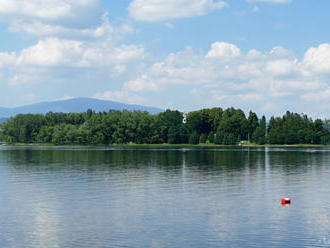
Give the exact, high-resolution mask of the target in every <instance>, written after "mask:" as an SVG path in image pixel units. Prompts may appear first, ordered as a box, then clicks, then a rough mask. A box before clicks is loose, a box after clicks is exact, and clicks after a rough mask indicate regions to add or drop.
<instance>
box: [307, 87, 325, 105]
mask: <svg viewBox="0 0 330 248" xmlns="http://www.w3.org/2000/svg"><path fill="white" fill-rule="evenodd" d="M302 98H303V99H305V100H308V101H313V102H320V101H327V102H329V99H330V87H328V88H327V89H325V90H322V91H317V92H311V93H307V94H304V95H303V96H302Z"/></svg>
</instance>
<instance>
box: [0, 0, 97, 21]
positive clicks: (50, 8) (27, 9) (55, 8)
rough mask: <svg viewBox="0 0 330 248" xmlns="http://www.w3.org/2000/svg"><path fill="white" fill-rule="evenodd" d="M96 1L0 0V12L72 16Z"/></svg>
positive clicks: (56, 16)
mask: <svg viewBox="0 0 330 248" xmlns="http://www.w3.org/2000/svg"><path fill="white" fill-rule="evenodd" d="M98 2H99V0H29V1H25V0H15V1H13V0H1V1H0V14H1V15H5V16H16V17H35V18H40V19H46V20H56V19H60V18H64V17H73V16H74V14H75V12H76V11H78V10H79V9H82V8H85V9H87V8H90V7H91V6H94V5H95V4H97V3H98Z"/></svg>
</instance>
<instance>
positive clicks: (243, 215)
mask: <svg viewBox="0 0 330 248" xmlns="http://www.w3.org/2000/svg"><path fill="white" fill-rule="evenodd" d="M282 197H291V198H292V204H291V205H290V206H282V205H281V198H282ZM329 219H330V148H247V147H222V148H221V147H214V148H197V147H196V148H180V147H178V148H175V147H171V148H165V147H160V148H157V147H154V148H141V147H140V148H134V147H126V148H125V147H122V148H121V147H113V148H111V147H106V148H103V147H97V148H93V147H75V148H72V147H71V148H70V147H62V148H61V147H32V148H31V147H30V148H29V147H16V148H15V147H2V148H0V222H1V225H0V247H2V248H3V247H26V248H29V247H47V248H52V247H80V248H81V247H88V248H90V247H138V248H140V247H141V248H145V247H174V248H176V247H177V248H183V247H189V248H191V247H330V236H329V233H330V223H329Z"/></svg>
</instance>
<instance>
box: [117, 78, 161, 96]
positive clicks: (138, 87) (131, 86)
mask: <svg viewBox="0 0 330 248" xmlns="http://www.w3.org/2000/svg"><path fill="white" fill-rule="evenodd" d="M123 89H124V90H127V91H135V92H138V91H158V90H159V86H158V85H157V84H156V83H154V82H152V81H151V80H150V79H149V78H148V76H147V75H142V76H141V77H140V78H138V79H136V80H131V81H128V82H125V83H124V85H123Z"/></svg>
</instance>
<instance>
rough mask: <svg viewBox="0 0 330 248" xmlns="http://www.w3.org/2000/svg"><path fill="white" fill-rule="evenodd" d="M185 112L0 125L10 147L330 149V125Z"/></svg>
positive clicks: (52, 116)
mask: <svg viewBox="0 0 330 248" xmlns="http://www.w3.org/2000/svg"><path fill="white" fill-rule="evenodd" d="M185 119H186V120H185V121H183V113H182V112H180V111H176V110H174V111H173V110H166V111H164V112H161V113H159V114H156V115H152V114H149V113H148V112H142V111H133V112H132V111H126V110H124V111H115V110H110V111H108V112H98V113H96V112H94V111H92V110H90V109H89V110H87V111H86V112H83V113H53V112H49V113H47V114H45V115H43V114H18V115H16V116H14V117H12V118H10V119H9V120H8V121H7V122H4V123H2V124H1V125H0V140H1V141H2V142H3V143H6V144H19V143H21V144H54V145H111V144H216V145H236V144H239V143H240V142H242V141H245V142H246V143H248V144H257V145H265V144H271V145H284V144H287V145H292V144H313V145H317V144H320V145H328V144H330V123H329V121H327V120H321V119H316V120H312V119H311V118H309V117H308V116H307V115H304V114H297V113H291V112H289V111H288V112H286V114H285V115H283V116H282V117H271V118H270V120H269V121H268V122H267V121H266V118H265V116H262V117H261V118H259V117H258V116H257V114H256V113H254V112H252V111H250V112H249V114H248V116H246V115H245V113H244V111H242V110H241V109H235V108H228V109H225V110H223V109H222V108H211V109H202V110H198V111H193V112H190V113H188V114H187V116H186V118H185Z"/></svg>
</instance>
